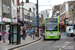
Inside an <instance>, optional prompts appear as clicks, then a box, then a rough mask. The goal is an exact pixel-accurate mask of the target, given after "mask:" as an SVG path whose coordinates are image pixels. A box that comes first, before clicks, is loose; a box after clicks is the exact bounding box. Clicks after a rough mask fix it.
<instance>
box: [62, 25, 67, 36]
mask: <svg viewBox="0 0 75 50" xmlns="http://www.w3.org/2000/svg"><path fill="white" fill-rule="evenodd" d="M62 28H63V35H65V33H66V32H65V31H66V26H65V24H64V25H63V26H62Z"/></svg>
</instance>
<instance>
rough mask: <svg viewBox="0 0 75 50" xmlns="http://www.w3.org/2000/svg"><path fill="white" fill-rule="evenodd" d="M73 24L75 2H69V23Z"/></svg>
mask: <svg viewBox="0 0 75 50" xmlns="http://www.w3.org/2000/svg"><path fill="white" fill-rule="evenodd" d="M73 20H74V21H73ZM72 22H73V23H74V24H75V1H69V23H72Z"/></svg>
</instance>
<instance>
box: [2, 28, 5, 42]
mask: <svg viewBox="0 0 75 50" xmlns="http://www.w3.org/2000/svg"><path fill="white" fill-rule="evenodd" d="M2 34H3V41H4V43H5V41H6V32H5V29H3V31H2Z"/></svg>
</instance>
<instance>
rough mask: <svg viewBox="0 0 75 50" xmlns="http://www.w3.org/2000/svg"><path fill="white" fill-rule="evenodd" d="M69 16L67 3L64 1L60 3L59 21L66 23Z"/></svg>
mask: <svg viewBox="0 0 75 50" xmlns="http://www.w3.org/2000/svg"><path fill="white" fill-rule="evenodd" d="M67 18H69V3H68V2H64V3H63V4H61V5H60V21H64V24H68V21H66V19H67Z"/></svg>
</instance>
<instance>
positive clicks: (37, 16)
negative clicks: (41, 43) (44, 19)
mask: <svg viewBox="0 0 75 50" xmlns="http://www.w3.org/2000/svg"><path fill="white" fill-rule="evenodd" d="M37 26H38V31H37V32H38V37H39V16H38V0H37Z"/></svg>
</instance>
